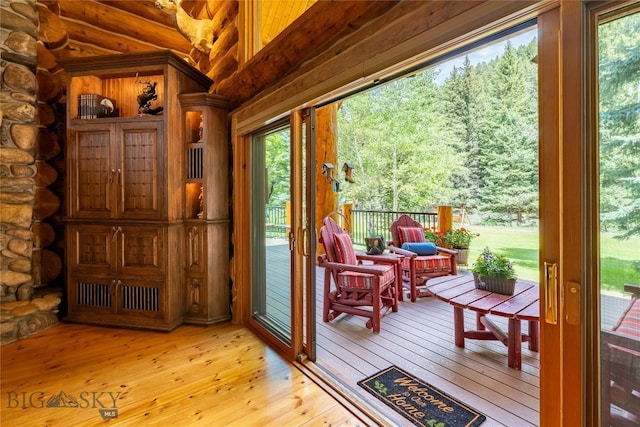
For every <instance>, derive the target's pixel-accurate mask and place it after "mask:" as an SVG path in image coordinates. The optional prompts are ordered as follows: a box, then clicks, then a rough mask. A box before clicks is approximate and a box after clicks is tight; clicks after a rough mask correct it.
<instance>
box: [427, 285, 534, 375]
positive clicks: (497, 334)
mask: <svg viewBox="0 0 640 427" xmlns="http://www.w3.org/2000/svg"><path fill="white" fill-rule="evenodd" d="M427 288H428V290H429V291H430V292H431V293H433V295H435V296H436V297H438V298H439V299H441V300H442V301H446V302H448V303H449V304H451V305H452V306H453V323H454V331H455V344H456V345H457V346H458V347H464V340H465V338H470V339H476V340H497V341H500V342H502V343H503V344H504V345H505V346H507V348H508V365H509V367H510V368H515V369H521V367H522V342H523V341H527V342H528V343H529V350H532V351H536V352H537V351H538V341H539V339H538V329H539V326H540V325H539V321H540V305H539V298H540V288H539V287H538V285H537V284H535V283H533V282H529V281H525V280H518V281H517V282H516V287H515V291H514V293H513V295H503V294H498V293H494V292H489V291H485V290H481V289H476V288H475V284H474V281H473V275H471V274H464V275H458V276H445V277H437V278H434V279H431V280H429V281H428V282H427ZM465 308H467V309H470V310H473V311H475V312H476V330H465V327H464V309H465ZM488 314H491V315H495V316H500V317H506V318H507V319H509V329H508V332H506V333H505V332H504V331H502V330H501V329H500V328H499V327H498V326H497V325H496V324H495V323H493V322H492V321H491V320H490V319H489V318H488V317H486V315H488ZM521 320H525V321H527V322H528V331H527V334H523V333H522V331H521V329H520V321H521Z"/></svg>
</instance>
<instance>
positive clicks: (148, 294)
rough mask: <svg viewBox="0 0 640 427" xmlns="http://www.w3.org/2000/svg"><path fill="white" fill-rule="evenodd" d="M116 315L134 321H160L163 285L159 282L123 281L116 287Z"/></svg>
mask: <svg viewBox="0 0 640 427" xmlns="http://www.w3.org/2000/svg"><path fill="white" fill-rule="evenodd" d="M117 292H118V309H117V311H118V313H119V314H122V315H129V316H135V317H136V319H139V320H140V319H144V318H149V319H162V318H163V317H164V315H165V311H166V310H165V285H164V282H161V281H156V282H154V281H149V280H135V279H123V280H122V282H121V283H120V286H118V291H117Z"/></svg>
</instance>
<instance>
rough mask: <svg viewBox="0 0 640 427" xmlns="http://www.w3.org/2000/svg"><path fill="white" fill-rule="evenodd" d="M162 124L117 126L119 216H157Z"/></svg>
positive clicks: (158, 216) (161, 154)
mask: <svg viewBox="0 0 640 427" xmlns="http://www.w3.org/2000/svg"><path fill="white" fill-rule="evenodd" d="M162 137H163V135H162V124H161V123H160V122H150V123H146V122H143V123H127V124H122V125H121V127H120V138H119V141H120V143H121V163H120V164H121V167H120V169H119V171H120V176H119V178H120V180H121V183H120V189H121V194H120V195H119V210H120V212H119V216H120V217H122V218H147V219H148V218H158V219H159V218H160V217H161V212H160V205H159V197H158V192H159V187H160V180H161V176H160V171H159V169H158V164H159V162H160V161H161V159H162V156H163V153H162V152H161V150H160V140H159V139H160V138H162Z"/></svg>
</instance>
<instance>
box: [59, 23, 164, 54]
mask: <svg viewBox="0 0 640 427" xmlns="http://www.w3.org/2000/svg"><path fill="white" fill-rule="evenodd" d="M64 23H65V25H66V27H67V31H68V33H69V38H70V39H71V40H75V41H79V42H82V43H85V44H92V45H95V46H97V47H98V48H102V49H108V50H112V51H115V52H146V51H150V50H158V49H165V47H163V46H162V45H157V44H152V43H146V42H143V41H139V40H136V39H134V38H132V37H128V36H124V35H121V34H116V33H112V32H110V31H105V30H103V29H101V28H97V27H93V26H91V25H87V24H85V23H83V22H79V21H76V20H71V19H66V20H65V21H64ZM54 54H55V52H54Z"/></svg>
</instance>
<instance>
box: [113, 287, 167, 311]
mask: <svg viewBox="0 0 640 427" xmlns="http://www.w3.org/2000/svg"><path fill="white" fill-rule="evenodd" d="M159 293H160V292H159V290H158V288H143V287H140V286H123V287H122V307H123V308H124V309H127V310H144V311H159V310H160V309H159V307H160V303H159Z"/></svg>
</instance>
